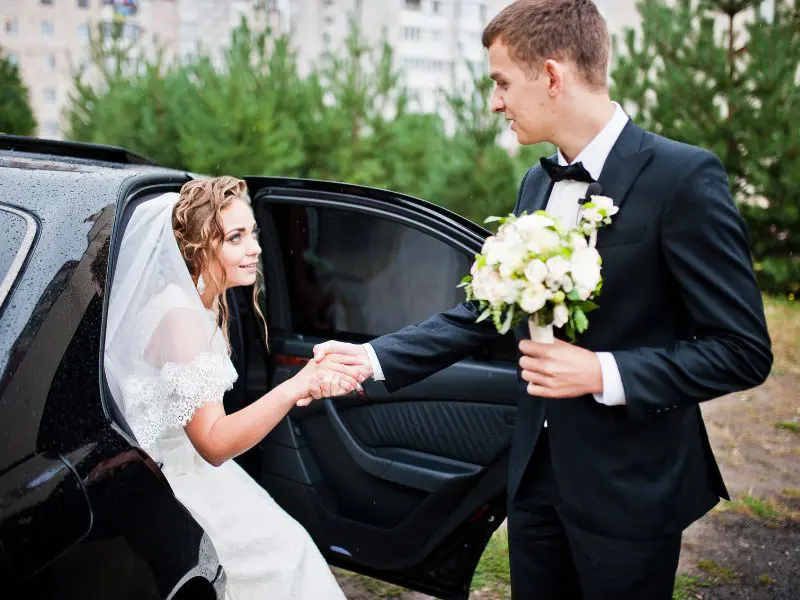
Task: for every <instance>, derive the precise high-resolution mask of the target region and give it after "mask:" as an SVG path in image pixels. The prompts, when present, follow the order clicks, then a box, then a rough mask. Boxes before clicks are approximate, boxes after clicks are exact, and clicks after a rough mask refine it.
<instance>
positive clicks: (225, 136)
mask: <svg viewBox="0 0 800 600" xmlns="http://www.w3.org/2000/svg"><path fill="white" fill-rule="evenodd" d="M125 44H126V42H125V41H124V40H123V39H122V37H121V34H120V32H119V31H117V30H116V29H112V30H110V31H108V30H105V31H104V30H98V31H97V32H96V33H95V34H93V35H92V39H91V42H90V45H91V57H92V64H91V65H90V66H89V67H88V68H87V69H85V70H84V71H81V72H78V73H76V74H75V82H74V83H75V85H74V91H73V93H72V96H71V101H70V103H69V106H68V108H67V110H66V114H65V119H66V121H67V123H68V137H70V138H71V139H76V140H84V141H90V142H96V143H105V144H113V145H120V146H125V147H127V148H130V149H131V150H134V151H136V152H139V153H142V154H145V155H147V156H150V157H152V158H154V159H155V160H157V161H158V162H159V163H161V164H164V165H169V166H173V167H178V168H183V169H187V170H190V171H193V172H198V173H207V174H218V173H232V174H236V175H240V176H241V175H261V174H265V175H276V176H291V177H309V178H317V179H328V180H338V181H347V182H349V183H357V184H363V185H369V186H374V187H381V188H386V189H392V190H395V191H398V192H403V193H407V194H410V195H413V196H418V197H421V198H425V199H427V200H430V201H433V202H436V203H438V204H441V205H443V206H446V207H448V208H450V209H452V210H454V211H457V212H459V213H461V214H463V215H466V216H468V217H471V218H473V219H474V220H476V221H479V222H480V221H482V220H483V219H484V217H486V216H487V215H489V214H492V213H496V214H507V213H508V212H510V210H511V208H512V207H513V206H514V201H515V198H516V193H517V188H518V185H519V181H520V179H521V177H522V176H523V175H524V173H525V171H527V169H528V168H529V167H530V166H531V165H532V164H534V163H535V162H536V160H538V157H539V156H541V155H544V154H548V153H550V152H551V151H552V148H546V147H542V148H534V149H532V150H529V149H523V150H522V151H520V152H519V153H518V154H517V156H516V157H512V156H511V155H510V154H509V152H508V151H506V150H505V149H503V148H501V147H500V146H499V145H498V144H497V142H496V140H497V137H498V135H499V134H500V132H501V131H502V128H503V126H504V125H503V120H502V119H501V118H500V117H498V116H496V115H493V114H491V111H490V109H489V96H490V94H491V86H492V82H491V81H490V80H489V79H488V78H486V77H485V76H483V75H481V74H478V73H476V72H474V73H473V76H474V79H475V83H474V86H470V87H469V89H468V90H466V91H464V93H463V94H461V95H453V96H450V97H448V99H447V100H448V106H449V107H450V108H451V109H452V112H453V114H454V116H455V130H454V131H452V132H450V133H449V134H448V133H447V132H446V131H445V129H446V127H445V122H444V120H443V119H442V117H441V116H439V115H437V114H420V113H412V112H410V111H409V110H408V97H407V93H406V90H405V87H404V85H403V83H402V82H401V80H400V74H399V72H398V71H397V69H396V67H395V64H394V63H395V60H394V56H393V53H392V50H391V48H390V47H389V46H388V45H387V44H384V45H382V46H381V47H379V48H377V49H374V48H370V47H368V46H367V45H366V44H365V42H364V40H363V38H362V36H361V34H360V31H359V27H358V23H356V22H355V21H354V22H352V23H351V29H350V34H349V36H348V38H347V43H346V44H345V48H344V49H343V51H342V52H341V53H339V54H337V55H328V56H326V57H324V59H323V61H322V62H321V64H320V65H318V66H317V67H316V68H315V69H314V70H312V71H311V73H309V74H308V75H307V76H305V77H301V76H300V75H299V73H298V68H297V62H296V56H295V53H294V51H293V50H292V48H291V46H290V44H289V40H288V39H287V38H286V37H282V36H275V35H273V34H272V33H271V32H270V31H253V30H251V29H249V27H248V25H247V23H245V22H242V24H241V25H240V26H239V27H238V28H237V29H236V30H235V31H234V32H233V33H232V37H231V44H230V47H229V49H228V50H227V51H226V52H225V53H224V54H223V55H222V56H221V57H220V58H219V59H217V60H214V59H212V57H210V56H209V55H208V54H206V53H205V52H204V51H203V50H202V49H198V52H197V53H196V54H195V55H193V56H192V57H190V58H187V59H184V61H183V62H181V63H176V62H172V63H170V62H168V61H166V60H165V59H164V55H163V54H157V55H156V57H155V58H154V59H152V60H145V61H133V63H132V62H131V60H130V57H132V56H135V55H136V54H137V52H136V51H137V48H136V47H135V46H134V47H131V46H126V45H125ZM473 88H474V89H473Z"/></svg>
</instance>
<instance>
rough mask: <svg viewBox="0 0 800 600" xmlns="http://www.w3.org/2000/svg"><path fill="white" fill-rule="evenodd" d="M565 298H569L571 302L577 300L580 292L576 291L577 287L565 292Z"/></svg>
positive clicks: (579, 297)
mask: <svg viewBox="0 0 800 600" xmlns="http://www.w3.org/2000/svg"><path fill="white" fill-rule="evenodd" d="M567 298H569V299H570V300H572V301H573V302H578V301H580V299H581V294H580V292H578V290H577V288H572V290H570V292H569V294H567Z"/></svg>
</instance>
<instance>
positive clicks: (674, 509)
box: [315, 0, 772, 600]
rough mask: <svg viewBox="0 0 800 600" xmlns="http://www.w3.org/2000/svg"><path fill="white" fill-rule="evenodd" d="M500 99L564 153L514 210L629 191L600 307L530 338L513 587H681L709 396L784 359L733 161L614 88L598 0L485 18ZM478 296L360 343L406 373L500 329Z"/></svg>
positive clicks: (389, 372)
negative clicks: (575, 324) (644, 122)
mask: <svg viewBox="0 0 800 600" xmlns="http://www.w3.org/2000/svg"><path fill="white" fill-rule="evenodd" d="M483 44H484V46H485V47H486V48H487V49H488V51H489V65H490V71H491V77H492V79H494V81H495V82H496V88H495V91H494V95H493V98H492V107H493V110H495V111H496V112H502V113H504V114H505V117H506V119H508V120H510V121H512V126H511V128H512V130H513V131H514V132H516V134H517V136H518V138H519V141H520V143H522V144H535V143H538V142H543V141H549V142H552V143H553V144H555V145H556V146H557V147H558V149H559V152H558V154H557V155H556V156H554V157H552V158H550V159H544V160H543V161H542V163H541V164H537V165H535V166H534V167H533V168H531V169H530V171H528V173H527V175H526V176H525V178H524V179H523V181H522V185H521V186H520V190H519V195H518V198H517V203H516V206H515V208H514V212H515V213H517V214H519V213H521V212H528V213H531V212H533V211H536V210H547V211H548V212H549V213H551V214H553V215H556V216H558V218H560V219H562V221H563V222H564V223H565V224H566V225H568V226H574V224H575V223H576V220H577V218H578V211H579V204H580V200H581V199H582V198H585V197H586V193H587V188H588V187H589V184H590V183H594V184H595V187H594V188H593V190H596V189H597V185H598V184H599V186H600V187H601V188H602V194H603V195H605V196H609V197H611V198H612V199H613V201H614V203H615V204H616V205H617V206H618V207H619V213H618V214H617V215H615V217H614V219H613V222H612V224H611V225H610V226H607V227H605V228H603V229H601V230H600V233H599V235H598V240H597V248H598V250H599V252H600V254H601V256H602V258H603V276H604V284H603V292H602V294H601V296H600V297H599V304H600V308H599V309H598V310H596V311H595V312H593V313H591V315H590V317H589V319H590V326H589V329H588V331H587V332H586V333H584V334H583V335H582V336H581V337H580V339H579V342H578V344H577V345H571V344H568V343H566V342H564V341H562V340H557V341H556V343H555V344H552V345H545V344H538V343H534V342H532V341H530V340H527V339H524V338H525V337H527V336H526V335H525V331H524V330H525V327H524V326H522V327H521V328H520V329H518V330H517V331H516V335H517V337H518V339H522V341H520V344H519V347H520V351H521V355H522V356H521V359H520V367H521V377H522V379H523V380H524V382H525V384H526V388H527V392H528V394H529V396H528V397H527V398H526V399H524V400H523V401H521V402H520V404H519V407H518V416H517V422H516V426H515V431H514V436H513V441H512V446H511V457H510V463H511V467H510V473H509V481H508V499H509V501H508V527H509V545H510V553H511V584H512V593H513V597H514V598H515V599H516V600H529V599H530V600H534V599H538V600H544V599H553V600H556V599H558V600H572V599H574V600H578V599H592V600H595V599H598V600H599V599H608V600H612V599H613V600H659V599H664V600H668V599H669V598H671V596H672V587H673V583H674V578H675V571H676V568H677V564H678V556H679V552H680V541H681V532H682V530H683V529H684V528H686V527H687V526H688V525H689V524H690V523H691V522H692V521H694V520H695V519H697V518H699V517H700V516H701V515H703V514H704V513H705V512H707V511H708V510H709V509H710V508H711V507H713V506H714V505H715V504H716V503H717V502H718V501H719V498H720V497H723V498H727V497H728V495H727V492H726V490H725V485H724V483H723V481H722V478H721V476H720V472H719V470H718V468H717V464H716V462H715V460H714V456H713V454H712V452H711V448H710V446H709V442H708V437H707V435H706V430H705V427H704V424H703V419H702V416H701V413H700V407H699V403H700V402H703V401H705V400H709V399H711V398H715V397H718V396H721V395H723V394H727V393H729V392H734V391H737V390H743V389H746V388H749V387H752V386H755V385H758V384H760V383H761V382H763V381H764V379H765V378H766V377H767V375H768V374H769V371H770V368H771V365H772V353H771V349H770V340H769V336H768V334H767V329H766V324H765V319H764V313H763V307H762V303H761V295H760V292H759V289H758V287H757V285H756V282H755V279H754V277H753V271H752V267H751V262H750V255H749V251H748V246H747V237H746V231H745V226H744V223H743V221H742V219H741V217H740V216H739V213H738V212H737V210H736V208H735V206H734V203H733V201H732V199H731V194H730V191H729V187H728V180H727V175H726V173H725V170H724V168H723V166H722V164H721V163H720V161H719V160H718V159H717V158H716V157H715V156H714V155H713V154H711V153H710V152H707V151H705V150H702V149H700V148H696V147H693V146H688V145H685V144H680V143H678V142H674V141H671V140H667V139H664V138H662V137H659V136H657V135H654V134H652V133H649V132H647V131H645V130H643V129H641V128H640V127H638V126H637V125H635V124H634V123H633V122H632V121H631V120H630V119H629V118H628V116H627V115H626V114H625V113H624V112H623V111H622V109H621V108H620V106H619V105H617V104H615V103H614V102H612V101H611V99H610V98H609V92H608V81H607V70H608V55H609V36H608V31H607V29H606V24H605V22H604V20H603V18H602V16H601V15H600V14H599V12H598V10H597V8H596V7H595V5H594V4H593V3H592V2H591V1H590V0H517V1H516V2H514V3H512V4H511V5H510V6H508V7H507V8H505V9H504V10H503V11H502V12H501V13H500V14H499V15H497V17H496V18H495V19H494V20H492V22H491V23H489V24H488V25H487V27H486V29H485V30H484V32H483ZM476 317H477V313H476V310H475V307H474V306H473V305H471V304H463V305H461V306H458V307H456V308H454V309H453V310H451V311H449V312H446V313H442V314H439V315H435V316H433V317H431V318H430V319H428V320H427V321H425V322H423V323H421V324H420V325H416V326H412V327H408V328H406V329H403V330H402V331H400V332H397V333H394V334H390V335H386V336H383V337H380V338H378V339H376V340H374V341H373V342H372V343H371V345H365V346H354V345H349V344H343V343H340V342H326V343H325V344H322V345H320V346H318V347H317V348H315V354H316V355H317V357H321V356H322V355H324V354H325V353H327V352H337V353H349V354H350V355H351V356H353V359H354V361H356V362H360V363H362V364H363V365H364V369H365V371H366V372H367V373H370V374H371V375H373V376H374V377H375V379H380V380H384V381H385V384H386V387H387V388H388V389H389V390H396V389H398V388H401V387H403V386H406V385H409V384H411V383H414V382H416V381H418V380H420V379H423V378H425V377H427V376H428V375H430V374H432V373H434V372H436V371H438V370H440V369H442V368H444V367H446V366H448V365H450V364H452V363H454V362H456V361H458V360H460V359H461V358H464V357H466V356H468V355H470V354H471V353H472V352H473V350H474V349H475V348H476V347H478V346H480V345H481V344H483V343H484V342H485V341H486V340H488V339H491V338H492V337H493V336H496V335H498V334H497V333H496V331H495V330H494V328H493V327H492V326H491V325H486V324H485V323H481V324H475V319H476Z"/></svg>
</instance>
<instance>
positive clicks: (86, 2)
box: [78, 0, 89, 8]
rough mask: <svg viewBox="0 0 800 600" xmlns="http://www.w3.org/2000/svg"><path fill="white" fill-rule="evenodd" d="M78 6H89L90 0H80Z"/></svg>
mask: <svg viewBox="0 0 800 600" xmlns="http://www.w3.org/2000/svg"><path fill="white" fill-rule="evenodd" d="M78 8H89V0H78Z"/></svg>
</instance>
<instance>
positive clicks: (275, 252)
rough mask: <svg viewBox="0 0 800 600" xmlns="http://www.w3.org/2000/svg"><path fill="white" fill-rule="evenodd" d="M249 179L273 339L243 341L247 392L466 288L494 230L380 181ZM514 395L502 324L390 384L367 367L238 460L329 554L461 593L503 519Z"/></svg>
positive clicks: (402, 580) (361, 567)
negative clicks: (499, 331) (393, 388)
mask: <svg viewBox="0 0 800 600" xmlns="http://www.w3.org/2000/svg"><path fill="white" fill-rule="evenodd" d="M247 182H248V187H249V190H250V194H251V197H252V199H253V208H254V211H255V215H256V220H257V221H258V224H259V226H260V228H261V243H262V248H263V263H264V277H265V291H266V294H265V295H266V298H265V303H266V307H267V322H268V323H269V331H270V334H269V338H270V351H269V354H268V357H267V359H266V360H264V355H263V354H259V353H251V352H243V355H244V356H246V357H247V359H246V360H247V363H248V364H247V365H246V369H245V373H246V378H245V382H244V385H245V386H246V387H247V390H245V395H246V397H248V398H255V397H258V396H260V395H261V394H263V393H264V389H267V388H269V387H273V386H275V385H277V384H279V383H280V382H281V381H284V380H285V379H287V378H288V377H291V376H292V375H293V374H294V373H296V372H297V371H298V370H299V369H300V368H301V367H302V365H303V364H304V363H305V361H307V360H308V359H309V358H310V357H311V356H312V348H313V346H314V345H315V344H317V343H319V342H323V341H326V340H329V339H334V340H341V341H347V342H354V343H363V342H367V341H369V340H371V339H373V338H375V337H377V336H380V335H382V334H385V333H390V332H393V331H396V330H398V329H400V328H402V327H404V326H406V325H411V324H415V323H418V322H420V321H422V320H424V319H426V318H427V317H429V316H431V315H433V314H435V313H437V312H440V311H443V310H447V309H449V308H452V307H453V306H454V305H456V304H457V303H458V302H460V301H463V298H464V295H463V291H462V290H460V289H458V288H457V287H456V286H457V284H458V282H459V281H460V279H461V278H462V277H463V276H464V275H465V274H466V273H468V271H469V266H470V264H471V261H472V259H473V258H474V255H475V253H476V252H478V251H479V250H480V248H481V245H482V243H483V239H484V237H485V235H486V231H485V230H483V229H482V228H480V227H478V226H476V225H475V224H473V223H471V222H469V221H467V220H465V219H463V218H461V217H459V216H457V215H454V214H453V213H450V212H448V211H446V210H444V209H442V208H439V207H437V206H434V205H432V204H429V203H427V202H423V201H421V200H417V199H414V198H410V197H407V196H402V195H399V194H394V193H391V192H386V191H383V190H375V189H369V188H363V187H359V186H350V185H344V184H334V183H327V182H318V181H306V180H295V179H280V178H268V177H263V178H259V177H256V178H249V179H248V180H247ZM240 304H241V306H245V304H246V303H245V302H241V303H240ZM244 337H245V338H248V337H249V336H247V335H245V336H244ZM234 351H236V348H235V347H234ZM240 356H241V355H240ZM256 357H258V358H256ZM239 368H241V366H240V367H239ZM241 372H242V371H240V373H241ZM520 394H521V390H520V388H519V386H518V382H517V374H516V347H515V343H514V340H513V338H512V337H511V336H506V337H500V336H498V339H497V342H496V343H495V344H492V345H490V346H486V347H483V348H476V349H475V353H474V355H473V356H472V357H471V358H468V359H466V360H463V361H461V362H459V363H457V364H455V365H453V366H451V367H449V368H447V369H445V370H443V371H441V372H439V373H437V374H435V375H433V376H431V377H429V378H427V379H425V380H423V381H421V382H419V383H417V384H414V385H412V386H409V387H407V388H405V389H402V390H400V391H398V392H396V393H393V394H392V393H388V392H387V391H386V389H385V387H384V386H383V384H382V383H380V382H375V381H372V380H370V381H367V382H365V384H364V392H363V393H360V394H355V393H354V394H352V395H350V396H346V397H341V398H335V399H328V400H323V401H316V402H314V403H312V405H311V406H309V407H305V408H294V409H293V410H292V411H291V412H290V413H289V415H288V416H287V417H286V418H285V419H284V420H283V422H282V423H281V424H280V426H279V427H277V428H276V429H275V430H274V431H273V432H272V433H270V435H269V436H267V437H266V438H265V440H264V441H263V442H262V443H261V444H260V445H259V446H258V447H257V448H255V449H254V450H253V451H251V452H250V453H248V455H245V456H244V457H242V461H241V462H242V464H243V466H244V467H245V468H246V469H247V470H248V471H249V472H250V473H251V475H252V476H253V477H254V478H256V480H257V481H259V482H260V483H261V485H262V486H263V487H264V488H265V489H266V490H267V491H268V492H269V493H270V495H271V496H272V497H273V498H274V499H275V500H276V501H277V502H278V503H279V504H280V505H281V506H282V507H283V508H284V509H285V510H286V511H287V512H289V513H290V514H291V515H292V516H293V517H294V518H295V519H297V520H298V521H299V522H300V523H301V524H302V525H303V526H305V528H306V529H307V530H308V532H309V533H310V534H311V536H312V537H313V539H314V541H315V542H316V544H317V545H318V546H319V548H320V549H321V551H322V552H323V554H324V555H325V557H326V558H327V560H328V561H329V563H331V564H333V565H337V566H341V567H343V568H345V569H348V570H352V571H356V572H360V573H363V574H366V575H369V576H371V577H376V578H379V579H383V580H385V581H389V582H392V583H396V584H399V585H402V586H405V587H408V588H411V589H415V590H418V591H421V592H424V593H428V594H431V595H434V596H437V597H440V598H467V596H468V593H469V586H470V581H471V579H472V575H473V573H474V570H475V567H476V565H477V562H478V560H479V558H480V556H481V554H482V552H483V549H484V547H485V545H486V542H487V541H488V539H489V537H490V536H491V534H492V533H493V532H494V530H495V529H496V528H497V527H498V526H499V525H500V524H501V522H502V521H503V519H504V518H505V513H506V495H505V488H506V478H507V469H508V451H509V446H510V443H511V432H512V429H513V424H514V419H515V415H516V403H517V400H518V398H519V397H520ZM234 408H235V407H234Z"/></svg>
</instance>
